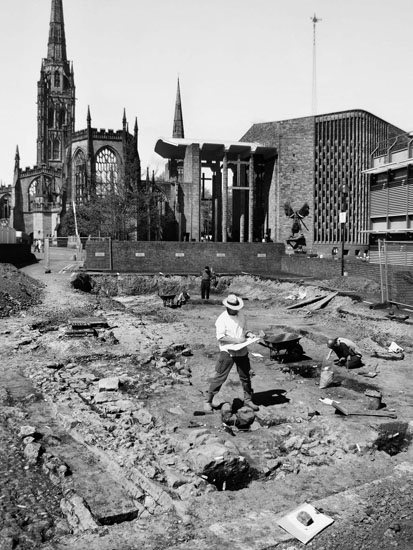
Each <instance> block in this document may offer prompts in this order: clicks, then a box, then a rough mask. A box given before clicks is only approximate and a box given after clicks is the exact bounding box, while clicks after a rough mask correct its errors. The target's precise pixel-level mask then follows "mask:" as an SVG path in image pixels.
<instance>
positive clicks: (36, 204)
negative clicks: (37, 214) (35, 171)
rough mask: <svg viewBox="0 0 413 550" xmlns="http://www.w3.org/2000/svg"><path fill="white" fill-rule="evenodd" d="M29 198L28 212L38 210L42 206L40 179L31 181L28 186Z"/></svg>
mask: <svg viewBox="0 0 413 550" xmlns="http://www.w3.org/2000/svg"><path fill="white" fill-rule="evenodd" d="M28 193H29V197H28V205H29V210H30V211H33V210H38V209H39V208H40V207H41V206H42V204H43V196H42V184H41V181H40V179H39V178H38V179H36V180H34V181H32V183H31V184H30V186H29V191H28Z"/></svg>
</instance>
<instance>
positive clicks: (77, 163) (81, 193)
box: [73, 150, 87, 204]
mask: <svg viewBox="0 0 413 550" xmlns="http://www.w3.org/2000/svg"><path fill="white" fill-rule="evenodd" d="M73 168H74V170H73V172H74V178H75V182H74V183H75V200H76V203H77V204H81V203H83V202H85V200H86V199H87V181H86V157H85V153H84V152H83V151H81V150H79V151H78V152H77V153H76V155H75V158H74V161H73Z"/></svg>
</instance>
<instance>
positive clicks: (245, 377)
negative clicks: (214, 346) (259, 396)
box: [208, 351, 252, 401]
mask: <svg viewBox="0 0 413 550" xmlns="http://www.w3.org/2000/svg"><path fill="white" fill-rule="evenodd" d="M234 363H235V364H236V366H237V371H238V376H239V379H240V381H241V384H242V389H243V390H244V398H249V399H251V397H252V388H251V378H250V370H251V366H250V360H249V357H248V355H243V356H242V357H232V356H231V355H230V354H229V353H227V352H226V351H221V352H220V354H219V357H218V361H217V363H216V365H215V376H214V378H213V379H212V380H211V383H210V385H209V391H208V400H210V401H212V398H213V397H214V395H215V394H217V393H218V392H219V390H220V389H221V386H222V384H223V383H224V382H225V380H226V379H227V378H228V375H229V373H230V372H231V369H232V365H233V364H234Z"/></svg>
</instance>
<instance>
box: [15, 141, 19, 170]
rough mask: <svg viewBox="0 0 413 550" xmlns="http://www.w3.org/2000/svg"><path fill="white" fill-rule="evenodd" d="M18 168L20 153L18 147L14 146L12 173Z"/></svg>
mask: <svg viewBox="0 0 413 550" xmlns="http://www.w3.org/2000/svg"><path fill="white" fill-rule="evenodd" d="M19 167H20V153H19V146H18V145H16V154H15V155H14V171H16V170H18V169H19Z"/></svg>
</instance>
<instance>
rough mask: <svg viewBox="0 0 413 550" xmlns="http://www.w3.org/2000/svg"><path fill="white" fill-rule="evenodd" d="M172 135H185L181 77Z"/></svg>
mask: <svg viewBox="0 0 413 550" xmlns="http://www.w3.org/2000/svg"><path fill="white" fill-rule="evenodd" d="M172 137H174V138H184V137H185V133H184V120H183V117H182V105H181V88H180V86H179V77H178V87H177V90H176V102H175V117H174V127H173V131H172Z"/></svg>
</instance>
